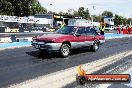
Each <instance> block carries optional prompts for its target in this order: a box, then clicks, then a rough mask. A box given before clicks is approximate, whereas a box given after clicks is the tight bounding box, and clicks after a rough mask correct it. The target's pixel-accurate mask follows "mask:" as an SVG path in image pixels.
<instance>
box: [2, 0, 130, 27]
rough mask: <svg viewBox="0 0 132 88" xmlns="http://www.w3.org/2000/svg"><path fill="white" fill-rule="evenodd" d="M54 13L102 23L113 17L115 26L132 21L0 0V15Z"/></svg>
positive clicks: (25, 0)
mask: <svg viewBox="0 0 132 88" xmlns="http://www.w3.org/2000/svg"><path fill="white" fill-rule="evenodd" d="M45 13H54V14H59V15H73V16H81V17H83V18H84V19H87V20H91V19H92V18H93V21H95V22H102V21H103V18H104V17H114V18H115V20H114V21H115V25H122V24H124V25H126V24H129V23H130V21H132V19H131V18H125V17H123V16H120V15H118V14H115V15H113V13H112V12H111V11H104V12H103V13H102V14H100V15H90V13H89V9H88V8H84V7H80V8H79V9H78V10H77V11H76V10H74V9H69V10H68V11H67V12H58V13H56V12H52V11H49V12H47V9H46V8H44V7H43V6H41V4H40V3H39V1H38V0H0V15H12V16H13V15H15V16H30V15H35V14H45Z"/></svg>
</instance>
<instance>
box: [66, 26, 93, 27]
mask: <svg viewBox="0 0 132 88" xmlns="http://www.w3.org/2000/svg"><path fill="white" fill-rule="evenodd" d="M68 27H94V26H68Z"/></svg>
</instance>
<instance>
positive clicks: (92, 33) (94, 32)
mask: <svg viewBox="0 0 132 88" xmlns="http://www.w3.org/2000/svg"><path fill="white" fill-rule="evenodd" d="M86 33H87V35H88V36H89V35H98V33H97V32H96V31H95V29H94V28H90V27H87V28H86Z"/></svg>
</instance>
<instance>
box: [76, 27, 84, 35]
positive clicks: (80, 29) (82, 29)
mask: <svg viewBox="0 0 132 88" xmlns="http://www.w3.org/2000/svg"><path fill="white" fill-rule="evenodd" d="M77 33H78V34H81V35H86V30H85V27H80V28H78V31H77Z"/></svg>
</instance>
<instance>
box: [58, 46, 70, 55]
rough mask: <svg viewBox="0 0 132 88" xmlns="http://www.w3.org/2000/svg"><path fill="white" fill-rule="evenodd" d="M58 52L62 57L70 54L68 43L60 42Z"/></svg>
mask: <svg viewBox="0 0 132 88" xmlns="http://www.w3.org/2000/svg"><path fill="white" fill-rule="evenodd" d="M60 54H61V56H62V57H68V56H69V54H70V46H69V45H68V44H62V46H61V48H60Z"/></svg>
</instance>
